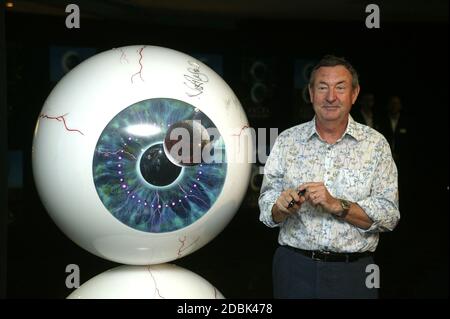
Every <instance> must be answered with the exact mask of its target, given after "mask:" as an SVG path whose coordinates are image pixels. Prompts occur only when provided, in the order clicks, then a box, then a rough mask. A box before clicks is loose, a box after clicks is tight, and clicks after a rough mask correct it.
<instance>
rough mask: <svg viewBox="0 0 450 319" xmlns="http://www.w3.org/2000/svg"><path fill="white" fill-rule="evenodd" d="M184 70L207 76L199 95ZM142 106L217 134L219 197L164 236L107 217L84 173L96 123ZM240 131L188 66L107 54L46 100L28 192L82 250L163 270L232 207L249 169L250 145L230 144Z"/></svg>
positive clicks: (165, 57)
mask: <svg viewBox="0 0 450 319" xmlns="http://www.w3.org/2000/svg"><path fill="white" fill-rule="evenodd" d="M190 63H191V64H190ZM192 63H196V64H197V65H198V66H199V70H200V72H201V73H203V74H205V75H206V76H207V77H208V81H207V82H206V83H203V84H202V85H201V87H202V88H201V90H200V89H199V90H197V91H196V90H192V89H190V88H189V87H188V85H187V84H186V78H185V75H189V74H191V73H189V71H188V68H192ZM188 84H189V83H188ZM190 86H191V87H192V85H190ZM200 92H201V93H200ZM193 95H196V96H193ZM152 98H171V99H177V100H180V101H184V102H186V103H189V104H191V105H192V106H194V107H197V108H198V109H200V110H201V111H202V112H203V113H205V114H206V115H207V116H208V117H209V118H210V119H211V120H212V121H213V122H214V124H215V125H216V127H217V128H218V130H219V132H220V134H221V135H222V137H223V139H224V143H225V148H226V152H227V158H228V164H227V173H226V178H225V182H224V185H223V188H222V192H221V193H220V195H219V197H218V198H217V200H216V201H215V202H214V204H213V205H212V207H211V208H210V209H209V211H208V212H207V213H205V214H204V215H203V216H202V217H201V218H200V219H198V220H197V221H195V222H194V223H192V224H190V225H189V226H187V227H185V228H182V229H178V230H176V231H172V232H166V233H149V232H144V231H139V230H136V229H134V228H131V227H129V226H127V225H125V224H123V223H122V222H120V221H119V220H118V219H116V218H115V217H114V216H113V215H112V214H111V213H110V212H109V211H108V210H107V209H106V208H105V206H104V205H103V203H102V201H101V200H100V198H99V196H98V194H97V191H96V188H95V184H94V180H93V175H92V174H93V173H92V165H93V164H92V161H93V154H94V151H95V147H96V144H97V142H98V139H99V136H100V135H101V134H102V131H103V129H104V128H105V127H106V125H107V124H108V123H109V122H110V121H111V119H113V118H114V117H115V116H116V115H117V114H118V113H119V112H121V111H122V110H124V109H125V108H127V107H128V106H130V105H132V104H134V103H136V102H139V101H143V100H147V99H152ZM247 125H248V121H247V118H246V116H245V113H244V111H243V109H242V107H241V105H240V103H239V101H238V99H237V98H236V96H235V95H234V93H233V91H232V90H231V89H230V87H229V86H228V85H227V84H226V83H225V82H224V81H223V79H222V78H221V77H220V76H219V75H217V74H216V73H215V72H214V71H213V70H211V69H210V68H209V67H207V66H206V65H204V64H203V63H202V62H200V61H198V60H196V59H195V58H193V57H191V56H188V55H186V54H184V53H181V52H178V51H174V50H171V49H167V48H162V47H155V46H129V47H123V48H117V49H112V50H109V51H106V52H103V53H100V54H98V55H95V56H93V57H91V58H89V59H88V60H86V61H84V62H82V63H81V64H80V65H78V66H77V67H75V68H74V69H73V70H72V71H71V72H69V73H68V74H67V75H66V76H65V77H64V78H63V79H62V80H61V81H60V82H59V83H58V84H57V85H56V87H55V88H54V89H53V91H52V92H51V94H50V95H49V97H48V98H47V100H46V102H45V104H44V106H43V109H42V112H41V116H40V118H39V119H38V121H37V125H36V129H35V135H34V141H33V150H32V162H33V173H34V178H35V182H36V185H37V189H38V192H39V195H40V197H41V199H42V202H43V204H44V206H45V207H46V209H47V211H48V213H49V215H50V216H51V218H52V219H53V220H54V221H55V223H56V224H57V225H58V227H59V228H60V229H61V230H62V231H63V232H64V233H65V234H66V235H67V236H68V237H69V238H70V239H72V240H73V241H74V242H75V243H77V244H78V245H80V246H81V247H83V248H84V249H86V250H88V251H89V252H91V253H93V254H95V255H97V256H100V257H102V258H105V259H108V260H111V261H115V262H118V263H123V264H130V265H149V264H159V263H164V262H168V261H171V260H174V259H177V258H180V257H183V256H185V255H187V254H189V253H192V252H193V251H195V250H197V249H199V248H200V247H202V246H204V245H205V244H206V243H208V242H209V241H210V240H212V239H213V238H214V237H215V236H216V235H217V234H219V233H220V232H221V231H222V230H223V228H224V227H225V226H226V225H227V224H228V222H229V221H230V220H231V218H232V217H233V216H234V214H235V213H236V210H237V209H238V208H239V205H240V203H241V201H242V199H243V196H244V195H245V193H246V190H247V185H248V181H249V176H250V170H251V164H250V163H249V162H248V159H247V158H246V154H252V150H251V148H252V145H251V144H249V143H242V142H240V141H239V137H238V135H239V134H242V133H244V134H245V131H246V130H245V129H244V128H245V127H246V126H247ZM238 143H239V145H238ZM242 156H244V157H242ZM238 158H240V159H241V160H236V159H238ZM242 158H243V159H242Z"/></svg>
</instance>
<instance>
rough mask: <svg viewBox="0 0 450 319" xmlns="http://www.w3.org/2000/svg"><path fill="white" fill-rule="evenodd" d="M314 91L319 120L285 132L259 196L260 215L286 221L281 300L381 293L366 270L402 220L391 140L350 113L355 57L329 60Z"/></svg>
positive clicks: (278, 266)
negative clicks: (384, 233)
mask: <svg viewBox="0 0 450 319" xmlns="http://www.w3.org/2000/svg"><path fill="white" fill-rule="evenodd" d="M309 93H310V99H311V102H312V104H313V107H314V112H315V117H314V118H313V119H312V120H311V121H310V122H307V123H304V124H301V125H298V126H295V127H292V128H290V129H288V130H286V131H284V132H283V133H281V134H280V136H279V137H278V138H277V140H276V142H275V145H274V146H273V149H272V151H271V154H270V156H269V158H268V160H267V163H266V165H265V173H264V174H265V175H264V180H263V185H262V187H261V195H260V197H259V206H260V210H261V214H260V220H261V221H262V222H263V223H264V224H266V225H267V226H269V227H280V233H279V237H278V242H279V244H280V246H279V247H278V249H277V250H276V252H275V255H274V260H273V285H274V297H275V298H376V297H377V296H378V293H377V290H376V288H372V284H375V285H376V284H377V283H376V282H375V281H376V276H377V274H372V275H373V278H375V279H374V280H371V279H370V278H369V280H366V279H367V276H369V275H370V273H371V270H370V269H374V268H373V267H369V268H367V269H369V270H368V272H369V273H368V272H366V267H367V265H369V264H373V263H374V261H373V257H372V253H373V252H374V251H375V249H376V247H377V244H378V236H379V232H382V231H391V230H393V229H394V228H395V226H396V224H397V222H398V220H399V218H400V213H399V211H398V192H397V168H396V166H395V163H394V161H393V159H392V156H391V153H390V148H389V144H388V143H387V141H386V139H385V138H384V137H383V136H382V135H381V134H380V133H378V132H377V131H375V130H374V129H372V128H370V127H368V126H365V125H362V124H359V123H357V122H355V121H354V120H353V119H352V118H351V116H349V113H350V109H351V107H352V105H353V104H354V103H355V101H356V98H357V97H358V93H359V84H358V75H357V73H356V71H355V70H354V68H353V67H352V66H351V64H350V63H348V62H347V61H346V60H344V59H342V58H337V57H334V56H325V57H324V58H323V59H322V60H321V61H320V62H319V63H318V64H317V65H316V66H315V67H314V68H313V70H312V73H311V79H310V83H309ZM366 281H367V282H368V283H369V285H366Z"/></svg>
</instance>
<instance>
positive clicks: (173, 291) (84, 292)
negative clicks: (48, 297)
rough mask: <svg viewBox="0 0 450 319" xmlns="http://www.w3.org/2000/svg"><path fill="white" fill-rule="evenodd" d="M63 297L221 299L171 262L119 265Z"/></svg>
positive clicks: (221, 297) (200, 281) (198, 280)
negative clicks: (148, 264) (149, 264)
mask: <svg viewBox="0 0 450 319" xmlns="http://www.w3.org/2000/svg"><path fill="white" fill-rule="evenodd" d="M67 299H224V296H223V295H222V294H221V293H220V291H218V290H217V289H216V288H215V287H214V286H212V285H211V284H210V283H209V282H208V281H206V280H205V279H204V278H202V277H200V276H199V275H197V274H195V273H193V272H191V271H189V270H186V269H184V268H181V267H179V266H176V265H172V264H160V265H152V266H119V267H116V268H113V269H110V270H107V271H105V272H103V273H101V274H100V275H97V276H95V277H94V278H91V279H90V280H88V281H87V282H85V283H84V284H82V285H81V286H80V287H79V288H78V289H76V290H75V291H74V292H72V293H71V294H70V295H69V296H68V297H67Z"/></svg>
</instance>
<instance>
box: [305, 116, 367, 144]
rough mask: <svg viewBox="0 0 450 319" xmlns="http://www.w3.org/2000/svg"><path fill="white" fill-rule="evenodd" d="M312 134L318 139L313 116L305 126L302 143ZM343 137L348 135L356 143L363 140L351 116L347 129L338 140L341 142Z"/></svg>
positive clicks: (360, 131) (361, 133) (362, 135)
mask: <svg viewBox="0 0 450 319" xmlns="http://www.w3.org/2000/svg"><path fill="white" fill-rule="evenodd" d="M314 134H316V135H317V136H318V137H319V133H318V132H317V130H316V117H315V116H314V117H313V119H312V120H311V121H309V122H308V123H307V125H306V129H305V135H304V141H307V140H309V139H310V138H311V137H312V136H313V135H314ZM345 135H349V136H351V137H353V138H354V139H355V140H356V141H358V142H359V141H361V140H362V139H364V132H362V130H361V128H360V127H359V126H358V123H356V122H355V120H354V119H353V118H352V116H351V115H350V114H349V116H348V123H347V128H346V129H345V132H344V134H343V135H342V137H341V138H340V139H339V140H342V138H343V137H344V136H345Z"/></svg>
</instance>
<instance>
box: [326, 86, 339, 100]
mask: <svg viewBox="0 0 450 319" xmlns="http://www.w3.org/2000/svg"><path fill="white" fill-rule="evenodd" d="M336 97H337V96H336V92H335V90H334V89H333V88H331V89H329V90H328V93H327V102H330V103H331V102H334V101H335V100H336Z"/></svg>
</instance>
